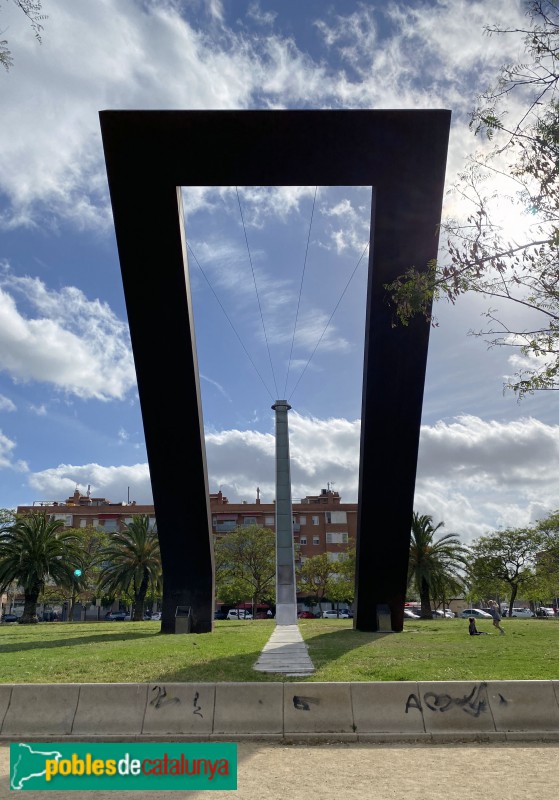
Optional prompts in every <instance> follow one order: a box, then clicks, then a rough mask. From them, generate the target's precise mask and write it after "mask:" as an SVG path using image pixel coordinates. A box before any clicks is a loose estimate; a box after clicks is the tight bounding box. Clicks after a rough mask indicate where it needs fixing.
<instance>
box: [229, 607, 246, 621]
mask: <svg viewBox="0 0 559 800" xmlns="http://www.w3.org/2000/svg"><path fill="white" fill-rule="evenodd" d="M227 619H252V614H251V613H250V611H246V610H245V609H244V608H231V609H229V611H228V612H227Z"/></svg>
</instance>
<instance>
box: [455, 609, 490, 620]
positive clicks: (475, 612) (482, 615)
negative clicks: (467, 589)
mask: <svg viewBox="0 0 559 800" xmlns="http://www.w3.org/2000/svg"><path fill="white" fill-rule="evenodd" d="M460 617H461V618H462V619H468V617H473V618H474V619H493V617H492V616H491V614H488V613H487V611H482V610H481V609H480V608H466V609H464V611H462V612H461V613H460Z"/></svg>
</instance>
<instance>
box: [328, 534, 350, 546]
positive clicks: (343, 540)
mask: <svg viewBox="0 0 559 800" xmlns="http://www.w3.org/2000/svg"><path fill="white" fill-rule="evenodd" d="M347 538H348V537H347V533H327V534H326V544H347Z"/></svg>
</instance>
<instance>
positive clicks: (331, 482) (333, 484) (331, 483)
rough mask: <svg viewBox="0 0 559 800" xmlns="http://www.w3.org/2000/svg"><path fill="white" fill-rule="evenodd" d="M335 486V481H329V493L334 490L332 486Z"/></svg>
mask: <svg viewBox="0 0 559 800" xmlns="http://www.w3.org/2000/svg"><path fill="white" fill-rule="evenodd" d="M335 485H336V484H335V483H334V482H333V481H328V483H327V486H328V491H330V489H331V488H332V486H335Z"/></svg>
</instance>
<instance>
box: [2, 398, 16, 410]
mask: <svg viewBox="0 0 559 800" xmlns="http://www.w3.org/2000/svg"><path fill="white" fill-rule="evenodd" d="M16 408H17V406H16V404H15V403H14V402H13V401H12V400H10V398H9V397H5V396H4V395H3V394H0V411H15V410H16Z"/></svg>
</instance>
